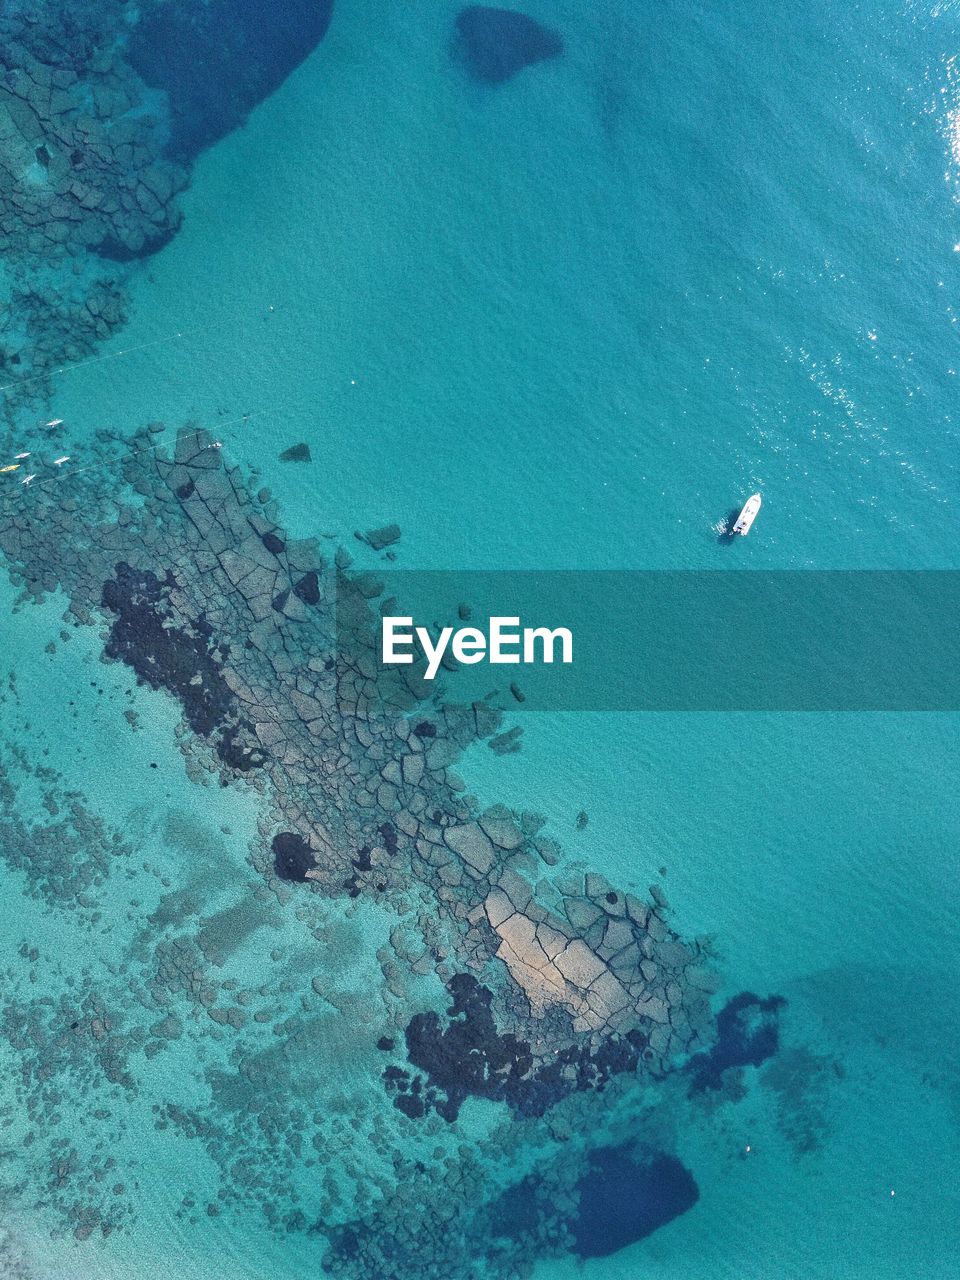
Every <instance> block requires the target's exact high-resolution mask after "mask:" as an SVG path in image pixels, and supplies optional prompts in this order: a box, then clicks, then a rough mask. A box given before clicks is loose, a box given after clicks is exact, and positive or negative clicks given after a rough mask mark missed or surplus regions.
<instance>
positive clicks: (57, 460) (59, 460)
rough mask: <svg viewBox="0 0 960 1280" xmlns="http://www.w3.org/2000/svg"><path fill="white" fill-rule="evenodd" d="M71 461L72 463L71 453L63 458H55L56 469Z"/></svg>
mask: <svg viewBox="0 0 960 1280" xmlns="http://www.w3.org/2000/svg"><path fill="white" fill-rule="evenodd" d="M69 461H70V455H69V453H65V454H64V455H63V457H62V458H54V460H53V465H54V466H55V467H62V466H63V464H64V463H65V462H69Z"/></svg>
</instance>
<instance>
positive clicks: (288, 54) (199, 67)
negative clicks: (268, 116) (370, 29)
mask: <svg viewBox="0 0 960 1280" xmlns="http://www.w3.org/2000/svg"><path fill="white" fill-rule="evenodd" d="M332 14H333V0H285V3H283V4H275V3H273V0H206V3H204V4H199V5H198V4H196V3H194V0H160V2H158V0H153V2H152V3H150V4H149V5H144V6H142V16H141V18H140V21H139V22H138V23H137V25H136V26H135V27H134V29H133V32H132V34H131V36H130V41H129V47H128V57H129V59H130V61H131V63H132V64H133V66H134V67H135V68H136V70H137V71H138V72H139V73H140V75H141V76H142V77H143V79H144V80H145V81H146V82H147V84H149V85H151V86H152V87H153V88H155V89H163V90H164V91H165V92H166V93H167V96H168V98H169V102H170V116H171V121H170V144H169V145H170V150H171V152H172V154H174V155H176V156H178V157H181V158H185V159H188V158H191V157H193V156H195V155H196V154H197V153H198V152H199V151H202V150H203V149H204V148H205V147H209V146H210V145H211V144H212V143H214V142H216V141H217V140H218V139H220V138H222V137H224V136H225V135H226V134H228V133H229V132H230V131H231V130H232V129H235V128H237V126H238V125H241V124H243V122H244V121H245V120H246V118H247V116H248V115H249V113H250V112H251V110H252V109H253V108H254V107H255V106H256V105H257V103H258V102H262V101H263V99H264V98H267V97H269V96H270V94H271V93H273V92H274V90H275V89H278V88H279V87H280V85H281V84H283V82H284V80H285V79H286V78H287V76H288V75H289V74H290V72H291V71H293V70H294V69H295V68H296V67H298V66H299V65H300V63H301V62H303V60H304V58H306V57H307V55H308V54H309V53H311V52H312V51H313V49H314V48H315V47H316V46H317V44H319V42H320V41H321V40H322V39H323V37H324V36H325V35H326V33H327V28H328V26H329V25H330V18H331V16H332Z"/></svg>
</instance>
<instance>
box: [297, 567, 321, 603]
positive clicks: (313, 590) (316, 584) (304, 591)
mask: <svg viewBox="0 0 960 1280" xmlns="http://www.w3.org/2000/svg"><path fill="white" fill-rule="evenodd" d="M293 594H294V595H295V596H297V598H298V599H300V600H302V601H303V603H304V604H319V602H320V579H319V578H318V577H317V571H316V569H311V570H310V572H309V573H305V574H304V575H303V577H302V578H301V579H300V581H299V582H298V583H297V584H296V586H295V587H294V588H293Z"/></svg>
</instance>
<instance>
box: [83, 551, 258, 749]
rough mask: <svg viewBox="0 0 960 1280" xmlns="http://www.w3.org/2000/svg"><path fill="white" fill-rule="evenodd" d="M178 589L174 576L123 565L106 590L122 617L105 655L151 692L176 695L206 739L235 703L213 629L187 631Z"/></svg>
mask: <svg viewBox="0 0 960 1280" xmlns="http://www.w3.org/2000/svg"><path fill="white" fill-rule="evenodd" d="M174 586H175V582H174V579H173V576H172V574H170V573H169V572H168V573H167V574H166V576H165V577H164V578H163V579H161V578H158V577H157V575H156V574H155V573H153V572H151V571H150V570H146V571H144V572H138V571H137V570H135V569H132V568H131V567H130V565H128V564H126V563H125V562H121V563H120V564H118V565H117V566H116V576H115V578H112V579H110V580H109V581H107V582H105V583H104V585H103V595H102V600H101V603H102V604H103V605H104V607H105V608H107V609H109V610H110V611H111V612H112V613H115V614H117V618H116V621H115V622H114V623H113V626H112V627H111V629H110V636H109V639H108V640H107V643H106V646H105V649H104V652H105V653H106V655H107V657H108V658H114V659H118V660H119V661H121V662H125V663H127V665H128V666H130V667H132V668H133V670H134V671H135V672H136V673H137V678H138V680H140V681H141V682H142V683H143V684H146V685H149V686H150V688H151V689H166V690H167V692H168V693H172V694H173V695H174V697H175V698H177V700H178V701H179V702H180V704H181V706H182V707H183V710H184V714H185V715H186V717H187V720H188V722H189V724H190V727H191V728H192V729H193V730H194V732H195V733H199V734H202V735H203V736H205V737H206V736H208V735H209V734H211V733H212V732H213V731H214V729H217V728H218V727H220V726H222V725H223V724H224V723H225V722H226V720H227V719H228V718H229V716H230V715H231V713H232V711H233V709H234V697H233V694H232V693H231V691H230V689H229V688H228V686H227V685H226V683H225V682H224V680H223V677H222V675H221V668H220V666H219V664H218V663H217V662H216V661H215V660H214V658H213V656H212V652H211V634H210V628H209V627H208V626H206V625H205V624H204V623H203V622H202V620H201V621H199V622H197V623H196V624H195V625H194V626H193V627H187V626H186V625H184V624H183V623H182V622H181V621H180V620H179V619H177V618H176V617H175V616H174V611H173V609H172V608H171V606H170V600H169V597H170V592H171V590H172V589H173V588H174ZM178 623H179V625H178ZM198 676H199V680H197V677H198Z"/></svg>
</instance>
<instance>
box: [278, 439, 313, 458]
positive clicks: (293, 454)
mask: <svg viewBox="0 0 960 1280" xmlns="http://www.w3.org/2000/svg"><path fill="white" fill-rule="evenodd" d="M280 461H281V462H309V461H310V446H309V445H308V444H306V443H305V442H301V443H300V444H292V445H291V446H290V448H289V449H284V451H283V453H281V454H280Z"/></svg>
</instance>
